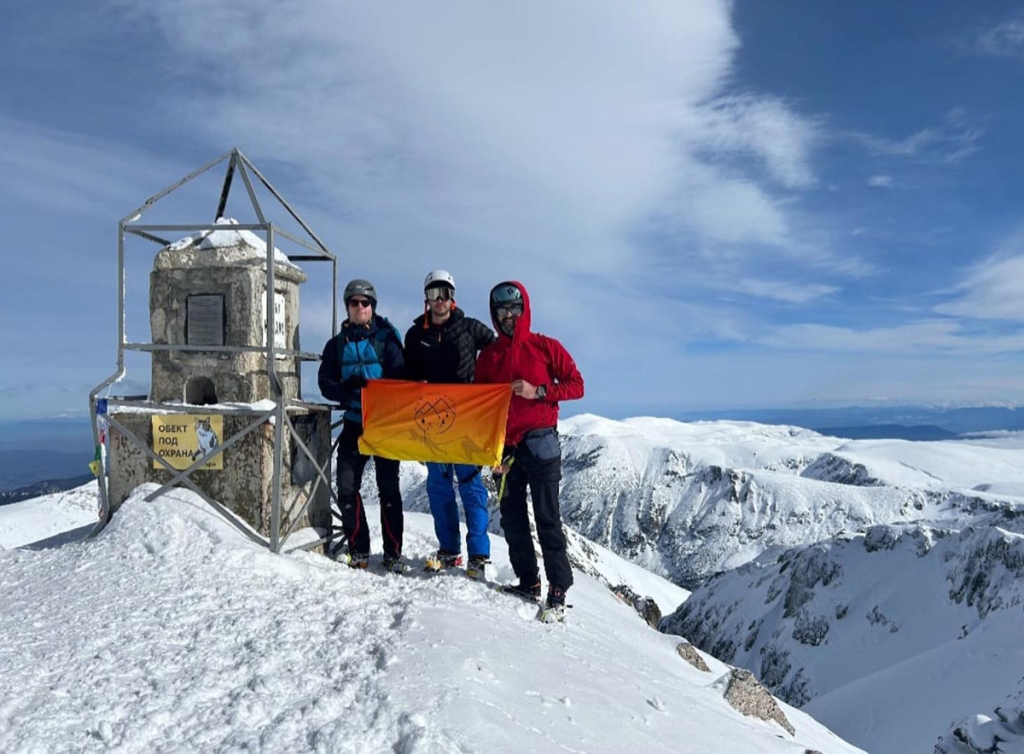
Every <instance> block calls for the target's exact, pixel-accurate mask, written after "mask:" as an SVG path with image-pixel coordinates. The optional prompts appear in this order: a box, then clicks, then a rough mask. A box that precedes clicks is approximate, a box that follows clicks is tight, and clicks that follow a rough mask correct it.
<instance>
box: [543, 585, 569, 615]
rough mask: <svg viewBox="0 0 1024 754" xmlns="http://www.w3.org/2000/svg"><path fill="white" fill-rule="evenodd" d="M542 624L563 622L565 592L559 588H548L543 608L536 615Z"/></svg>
mask: <svg viewBox="0 0 1024 754" xmlns="http://www.w3.org/2000/svg"><path fill="white" fill-rule="evenodd" d="M537 620H539V621H541V622H542V623H561V622H562V621H563V620H565V590H564V589H562V587H560V586H555V585H553V584H552V585H551V586H549V587H548V598H547V601H546V602H545V603H544V607H543V608H542V609H541V611H540V612H539V613H538V614H537Z"/></svg>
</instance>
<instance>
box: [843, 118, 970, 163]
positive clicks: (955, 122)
mask: <svg viewBox="0 0 1024 754" xmlns="http://www.w3.org/2000/svg"><path fill="white" fill-rule="evenodd" d="M944 121H945V122H943V123H941V124H940V125H937V126H932V127H929V128H923V129H921V130H919V131H916V132H914V133H912V134H911V135H910V136H907V137H905V138H903V139H891V138H888V137H884V136H877V135H874V134H865V133H849V134H847V136H848V137H849V138H850V139H852V140H853V141H855V142H858V143H860V144H861V145H863V146H864V147H865V148H866V149H867V150H868V152H869V153H871V154H872V155H876V156H882V157H899V158H903V159H907V160H913V161H917V162H924V163H937V164H953V163H957V162H960V161H961V160H963V159H965V158H967V157H969V156H970V155H972V154H974V153H975V152H977V151H978V150H979V149H981V146H980V144H979V142H980V140H981V138H982V137H983V136H984V135H985V130H984V129H983V128H982V127H980V126H977V125H973V124H972V123H971V122H970V121H969V118H968V115H967V111H966V110H965V109H964V108H959V107H958V108H953V109H952V110H950V111H949V112H948V113H947V114H946V117H945V119H944Z"/></svg>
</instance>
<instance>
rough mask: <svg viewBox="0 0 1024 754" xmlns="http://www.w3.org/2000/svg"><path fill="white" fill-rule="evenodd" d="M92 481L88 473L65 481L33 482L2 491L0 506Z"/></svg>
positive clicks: (47, 480) (91, 476)
mask: <svg viewBox="0 0 1024 754" xmlns="http://www.w3.org/2000/svg"><path fill="white" fill-rule="evenodd" d="M92 480H93V475H92V474H91V473H89V474H81V475H79V476H74V477H68V478H67V479H45V480H43V481H42V482H35V483H34V484H28V485H25V486H24V487H16V488H14V489H13V490H4V491H3V492H0V505H7V504H8V503H20V502H21V501H22V500H31V499H32V498H34V497H42V496H43V495H52V494H53V493H54V492H64V491H65V490H71V489H74V488H75V487H80V486H82V485H83V484H85V483H86V482H90V481H92Z"/></svg>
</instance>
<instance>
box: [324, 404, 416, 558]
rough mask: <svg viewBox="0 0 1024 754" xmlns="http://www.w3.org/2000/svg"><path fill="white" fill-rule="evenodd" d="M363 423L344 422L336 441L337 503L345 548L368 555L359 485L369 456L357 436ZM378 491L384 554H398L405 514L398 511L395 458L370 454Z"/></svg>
mask: <svg viewBox="0 0 1024 754" xmlns="http://www.w3.org/2000/svg"><path fill="white" fill-rule="evenodd" d="M362 434H363V425H362V424H360V423H358V422H348V421H347V422H345V423H344V424H343V425H342V428H341V437H340V439H339V441H338V461H337V466H336V469H337V475H338V504H339V506H340V507H341V525H342V528H343V529H344V530H345V536H346V537H347V538H348V549H349V552H352V553H356V554H360V555H369V553H370V531H369V529H368V528H367V526H366V511H365V510H364V509H363V496H362V495H361V494H360V492H359V488H360V487H362V484H363V471H364V470H365V469H366V463H367V461H369V460H370V458H371V456H364V455H363V454H362V453H360V452H359V437H360V435H362ZM372 458H373V467H374V470H375V471H376V476H377V491H378V493H379V495H380V526H381V532H382V534H383V539H384V554H385V555H386V556H388V557H392V558H397V557H400V556H401V554H402V532H403V529H404V524H405V517H404V515H403V513H402V492H401V489H400V488H399V485H398V463H399V462H398V461H394V460H391V459H389V458H381V457H380V456H372Z"/></svg>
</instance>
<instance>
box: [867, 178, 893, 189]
mask: <svg viewBox="0 0 1024 754" xmlns="http://www.w3.org/2000/svg"><path fill="white" fill-rule="evenodd" d="M867 184H868V185H869V186H871V187H873V188H889V187H890V186H892V176H891V175H873V176H871V177H870V178H868V180H867Z"/></svg>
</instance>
